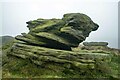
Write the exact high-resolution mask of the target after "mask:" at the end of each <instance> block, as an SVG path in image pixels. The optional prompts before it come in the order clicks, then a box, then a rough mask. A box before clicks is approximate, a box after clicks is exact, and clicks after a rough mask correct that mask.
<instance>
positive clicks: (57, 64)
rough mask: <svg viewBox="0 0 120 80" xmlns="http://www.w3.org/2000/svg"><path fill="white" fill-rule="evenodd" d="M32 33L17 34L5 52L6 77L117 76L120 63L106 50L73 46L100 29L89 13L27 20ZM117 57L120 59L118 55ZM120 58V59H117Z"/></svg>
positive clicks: (3, 75)
mask: <svg viewBox="0 0 120 80" xmlns="http://www.w3.org/2000/svg"><path fill="white" fill-rule="evenodd" d="M27 24H28V25H27V27H28V28H29V30H30V31H29V32H28V33H22V35H18V36H16V37H15V40H14V42H13V43H12V47H11V45H10V47H9V48H8V49H7V50H6V49H5V51H4V50H3V52H4V53H7V54H6V55H5V56H3V62H2V66H3V68H2V69H3V71H2V72H3V74H2V77H3V78H85V80H86V79H88V78H91V79H92V78H95V79H96V78H101V77H107V78H109V77H115V78H116V76H117V75H118V73H117V70H116V69H118V68H117V66H116V65H117V63H116V62H114V61H113V63H114V66H112V65H113V63H111V62H112V57H113V56H112V54H111V53H106V52H104V53H103V52H101V53H100V52H96V53H95V52H94V53H92V52H89V51H88V52H82V51H75V50H73V48H74V47H76V46H78V44H79V43H80V42H82V41H84V40H85V39H86V37H88V36H89V33H90V32H91V31H95V30H97V29H98V25H97V24H96V23H94V22H93V21H92V20H91V19H90V18H89V17H88V16H87V15H85V14H80V13H69V14H65V15H64V16H63V18H62V19H41V18H39V19H37V20H33V21H29V22H27ZM116 60H117V59H116ZM117 61H118V60H117Z"/></svg>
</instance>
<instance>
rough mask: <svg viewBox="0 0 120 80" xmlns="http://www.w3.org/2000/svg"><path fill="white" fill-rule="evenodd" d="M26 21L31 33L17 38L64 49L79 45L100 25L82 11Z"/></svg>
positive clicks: (30, 42)
mask: <svg viewBox="0 0 120 80" xmlns="http://www.w3.org/2000/svg"><path fill="white" fill-rule="evenodd" d="M26 23H27V24H28V25H27V27H28V28H29V30H30V31H29V33H28V34H25V33H24V34H22V36H20V35H19V36H17V37H16V39H17V40H20V41H24V42H26V43H27V44H32V45H38V46H42V47H48V48H54V49H62V50H71V47H76V46H78V44H79V43H80V42H82V41H84V40H85V39H86V37H88V36H89V33H90V32H91V31H95V30H97V29H98V27H99V26H98V25H97V24H96V23H94V22H93V21H92V20H91V18H90V17H88V16H87V15H85V14H80V13H69V14H65V15H64V16H63V18H62V19H41V18H39V19H37V20H33V21H28V22H26Z"/></svg>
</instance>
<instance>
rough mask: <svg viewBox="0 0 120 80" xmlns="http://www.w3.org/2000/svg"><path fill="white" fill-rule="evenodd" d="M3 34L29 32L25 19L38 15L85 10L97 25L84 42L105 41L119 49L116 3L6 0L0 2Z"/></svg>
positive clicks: (83, 11)
mask: <svg viewBox="0 0 120 80" xmlns="http://www.w3.org/2000/svg"><path fill="white" fill-rule="evenodd" d="M0 6H1V7H0V13H2V14H0V17H2V19H1V22H2V25H1V24H0V26H2V34H0V35H11V36H16V35H18V34H20V33H23V32H28V28H27V27H26V22H27V21H29V20H35V19H37V18H47V19H50V18H62V17H63V14H65V13H84V14H86V15H88V16H89V17H90V18H91V19H92V20H93V21H94V22H95V23H97V24H98V25H99V26H100V27H99V29H98V30H97V31H94V32H92V33H90V35H89V37H88V38H87V39H86V40H85V41H107V42H109V46H110V47H114V48H118V2H117V1H112V0H109V1H108V0H106V1H105V0H104V1H103V0H97V1H95V0H90V1H89V0H88V1H87V0H82V1H81V0H40V1H38V2H35V1H34V2H33V1H23V0H22V1H21V2H17V1H11V2H10V1H7V0H5V1H4V2H2V3H1V4H0Z"/></svg>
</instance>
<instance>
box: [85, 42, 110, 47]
mask: <svg viewBox="0 0 120 80" xmlns="http://www.w3.org/2000/svg"><path fill="white" fill-rule="evenodd" d="M83 45H84V46H106V47H107V45H108V42H83Z"/></svg>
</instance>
